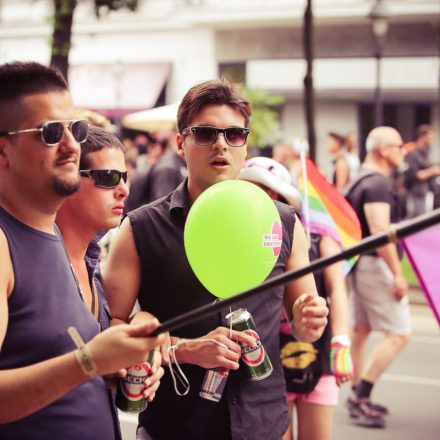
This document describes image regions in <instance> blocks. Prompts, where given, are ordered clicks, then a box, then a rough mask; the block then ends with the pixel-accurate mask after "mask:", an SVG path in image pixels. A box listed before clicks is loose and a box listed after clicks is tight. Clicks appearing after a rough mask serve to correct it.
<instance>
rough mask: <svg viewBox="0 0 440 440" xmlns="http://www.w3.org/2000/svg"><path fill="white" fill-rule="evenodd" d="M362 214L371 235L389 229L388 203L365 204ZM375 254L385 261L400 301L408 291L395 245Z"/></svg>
mask: <svg viewBox="0 0 440 440" xmlns="http://www.w3.org/2000/svg"><path fill="white" fill-rule="evenodd" d="M364 213H365V218H366V220H367V223H368V227H369V229H370V232H371V234H377V233H378V232H384V231H386V230H387V229H388V228H389V226H390V205H389V204H388V203H385V202H373V203H366V204H365V205H364ZM377 253H378V254H379V255H380V256H381V257H382V258H383V259H384V260H385V262H386V264H387V265H388V267H389V268H390V270H391V272H392V273H393V275H394V295H395V296H396V298H397V300H400V299H402V298H403V297H404V296H405V294H406V292H407V290H408V283H407V282H406V279H405V277H404V275H403V271H402V266H401V265H400V260H399V255H398V253H397V247H396V245H395V244H392V243H389V244H387V245H385V246H382V247H380V248H378V249H377Z"/></svg>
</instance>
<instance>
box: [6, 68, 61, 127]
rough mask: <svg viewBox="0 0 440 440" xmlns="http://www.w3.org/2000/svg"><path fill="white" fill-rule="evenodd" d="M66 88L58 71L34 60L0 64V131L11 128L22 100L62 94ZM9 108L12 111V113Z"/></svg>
mask: <svg viewBox="0 0 440 440" xmlns="http://www.w3.org/2000/svg"><path fill="white" fill-rule="evenodd" d="M68 90H69V87H68V85H67V82H66V80H65V79H64V77H63V75H62V74H61V72H60V71H58V70H56V69H54V68H52V67H47V66H44V65H42V64H39V63H36V62H33V61H26V62H22V61H15V62H11V63H6V64H2V65H0V130H1V131H8V130H11V129H13V127H11V126H10V125H11V124H13V123H14V119H15V118H16V112H15V111H14V108H15V109H17V110H18V108H19V106H20V104H21V99H22V98H24V97H26V96H29V95H35V94H38V93H49V92H64V91H68ZM11 109H12V111H11Z"/></svg>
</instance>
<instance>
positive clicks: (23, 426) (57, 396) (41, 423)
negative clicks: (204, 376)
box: [0, 62, 164, 440]
mask: <svg viewBox="0 0 440 440" xmlns="http://www.w3.org/2000/svg"><path fill="white" fill-rule="evenodd" d="M76 115H77V111H76V109H75V108H74V106H73V103H72V99H71V96H70V93H69V91H68V86H67V83H66V81H65V80H64V78H63V77H62V75H61V73H59V72H58V71H55V70H53V69H50V68H47V67H45V66H43V65H41V64H38V63H34V62H15V63H8V64H4V65H1V66H0V261H1V264H0V383H1V387H0V438H4V439H17V440H25V439H29V438H32V439H35V440H40V439H41V440H43V439H48V438H57V437H61V436H62V437H63V438H65V439H71V440H74V439H84V440H87V439H90V440H92V439H93V440H98V439H102V440H109V439H115V438H117V437H118V432H117V430H116V427H115V420H114V415H113V414H112V407H111V403H110V399H109V395H108V389H107V386H106V384H105V381H104V379H103V377H101V376H103V375H107V374H113V373H115V372H116V371H117V370H119V369H120V368H124V367H125V366H126V365H131V364H135V363H139V362H142V361H143V360H144V359H146V357H147V356H148V352H149V351H150V350H151V349H153V348H154V347H156V346H157V345H159V344H160V343H161V342H162V341H163V339H164V338H163V337H162V336H161V337H156V338H149V337H147V336H148V334H149V333H150V332H151V331H152V330H154V329H155V328H156V327H157V326H158V325H159V323H158V321H157V320H152V321H150V322H149V323H147V324H145V325H138V326H134V325H126V326H119V327H117V328H111V329H107V330H106V331H104V332H102V333H99V331H100V329H99V325H98V323H97V321H96V319H95V318H94V317H93V315H92V314H91V313H90V311H89V308H88V307H87V306H86V305H85V304H84V301H83V299H82V297H81V293H80V290H79V286H78V283H77V282H76V280H75V277H74V274H73V271H72V268H71V266H70V263H69V260H68V257H67V254H66V251H65V248H64V246H63V242H62V240H61V237H60V235H59V231H58V229H57V228H56V226H55V215H56V212H57V210H58V209H59V207H60V206H61V205H62V203H63V202H64V201H65V200H66V198H67V197H69V196H71V195H72V194H74V193H75V192H76V191H78V189H79V187H80V176H79V170H78V164H79V157H80V143H82V142H84V141H85V140H86V138H87V135H88V124H87V122H86V121H85V120H81V119H76V117H77V116H76ZM68 327H74V328H76V333H77V334H76V336H75V344H76V345H77V346H79V347H78V349H77V350H74V346H75V344H74V341H72V338H71V336H70V333H69V332H68ZM70 331H71V332H72V331H73V332H75V330H73V329H71V330H70ZM80 339H83V340H84V342H85V344H84V343H81V341H80Z"/></svg>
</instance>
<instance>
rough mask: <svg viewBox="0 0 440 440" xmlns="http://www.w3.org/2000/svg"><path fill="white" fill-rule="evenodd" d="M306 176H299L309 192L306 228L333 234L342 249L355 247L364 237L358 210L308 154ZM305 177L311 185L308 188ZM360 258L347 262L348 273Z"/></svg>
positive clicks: (307, 192) (302, 187) (300, 185)
mask: <svg viewBox="0 0 440 440" xmlns="http://www.w3.org/2000/svg"><path fill="white" fill-rule="evenodd" d="M305 163H306V173H305V174H306V179H304V178H303V177H302V176H300V177H299V179H298V186H299V189H300V191H301V192H302V194H303V196H304V194H307V198H308V211H309V215H308V217H309V218H308V219H307V218H305V219H304V220H305V225H304V226H305V228H306V229H307V228H309V229H310V232H311V233H316V234H320V235H327V236H329V237H332V238H333V239H334V240H335V241H336V242H337V243H338V244H339V245H340V246H341V248H342V249H343V248H346V247H350V246H353V245H354V244H356V243H357V242H358V241H360V240H361V239H362V231H361V225H360V223H359V219H358V217H357V215H356V212H355V211H354V209H353V208H352V207H351V205H350V204H349V203H348V201H347V200H346V199H345V197H344V196H343V195H342V194H341V193H340V192H339V191H338V190H337V189H336V187H335V186H334V185H332V184H331V183H330V182H328V180H327V179H326V178H325V177H324V176H323V175H322V174H321V173H320V172H319V170H318V168H317V167H316V165H315V164H314V163H313V162H312V161H311V159H310V158H309V157H306V160H305ZM304 180H306V181H307V188H306V190H305V188H304ZM356 259H357V257H354V258H352V259H350V260H349V261H347V264H346V265H345V268H344V272H345V273H346V274H347V273H348V272H349V270H350V269H351V267H353V265H354V263H355V261H356Z"/></svg>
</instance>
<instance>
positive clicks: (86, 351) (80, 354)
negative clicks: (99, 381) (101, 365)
mask: <svg viewBox="0 0 440 440" xmlns="http://www.w3.org/2000/svg"><path fill="white" fill-rule="evenodd" d="M75 357H76V360H77V361H78V363H79V366H80V367H81V370H83V371H84V373H85V374H87V376H90V377H95V376H97V375H98V367H97V366H96V363H95V361H94V360H93V357H92V353H91V352H90V348H89V346H88V345H83V346H82V347H80V348H78V349H77V350H75Z"/></svg>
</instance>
